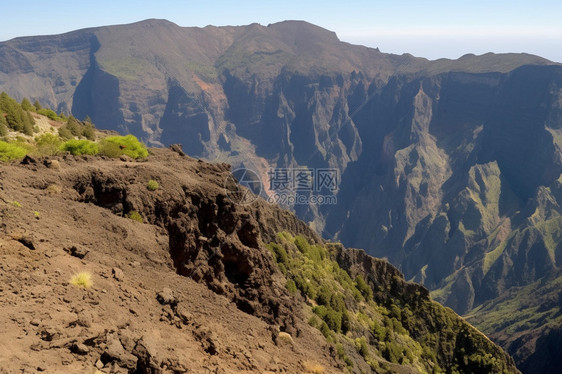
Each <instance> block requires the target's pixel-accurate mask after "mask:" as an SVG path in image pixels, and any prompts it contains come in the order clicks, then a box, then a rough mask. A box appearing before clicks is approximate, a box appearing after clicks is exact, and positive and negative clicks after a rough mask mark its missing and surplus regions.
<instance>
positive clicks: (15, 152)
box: [0, 141, 29, 161]
mask: <svg viewBox="0 0 562 374" xmlns="http://www.w3.org/2000/svg"><path fill="white" fill-rule="evenodd" d="M28 152H29V150H28V149H27V148H26V147H24V146H23V145H21V144H18V143H6V142H3V141H0V161H11V160H15V159H18V158H22V157H24V156H25V155H26V154H27V153H28Z"/></svg>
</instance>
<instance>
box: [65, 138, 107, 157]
mask: <svg viewBox="0 0 562 374" xmlns="http://www.w3.org/2000/svg"><path fill="white" fill-rule="evenodd" d="M61 150H63V151H66V152H70V153H71V154H73V155H78V156H79V155H95V154H97V153H99V146H98V144H97V143H94V142H92V141H89V140H85V139H82V140H76V139H71V140H68V141H66V142H64V143H63V145H62V146H61Z"/></svg>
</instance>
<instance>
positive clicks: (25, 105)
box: [21, 98, 35, 111]
mask: <svg viewBox="0 0 562 374" xmlns="http://www.w3.org/2000/svg"><path fill="white" fill-rule="evenodd" d="M21 108H22V109H23V110H25V111H35V107H34V106H33V105H31V103H30V102H29V100H28V99H27V98H24V99H23V100H22V101H21Z"/></svg>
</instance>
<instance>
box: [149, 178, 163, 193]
mask: <svg viewBox="0 0 562 374" xmlns="http://www.w3.org/2000/svg"><path fill="white" fill-rule="evenodd" d="M158 187H160V186H159V185H158V182H156V181H155V180H154V179H151V180H149V181H148V183H147V184H146V188H148V190H149V191H156V190H157V189H158Z"/></svg>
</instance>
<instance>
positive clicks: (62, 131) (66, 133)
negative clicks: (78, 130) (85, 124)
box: [59, 126, 74, 139]
mask: <svg viewBox="0 0 562 374" xmlns="http://www.w3.org/2000/svg"><path fill="white" fill-rule="evenodd" d="M59 136H60V137H61V138H63V139H72V138H74V137H73V136H72V133H71V132H70V130H69V129H68V128H67V127H66V126H63V127H61V128H59Z"/></svg>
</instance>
